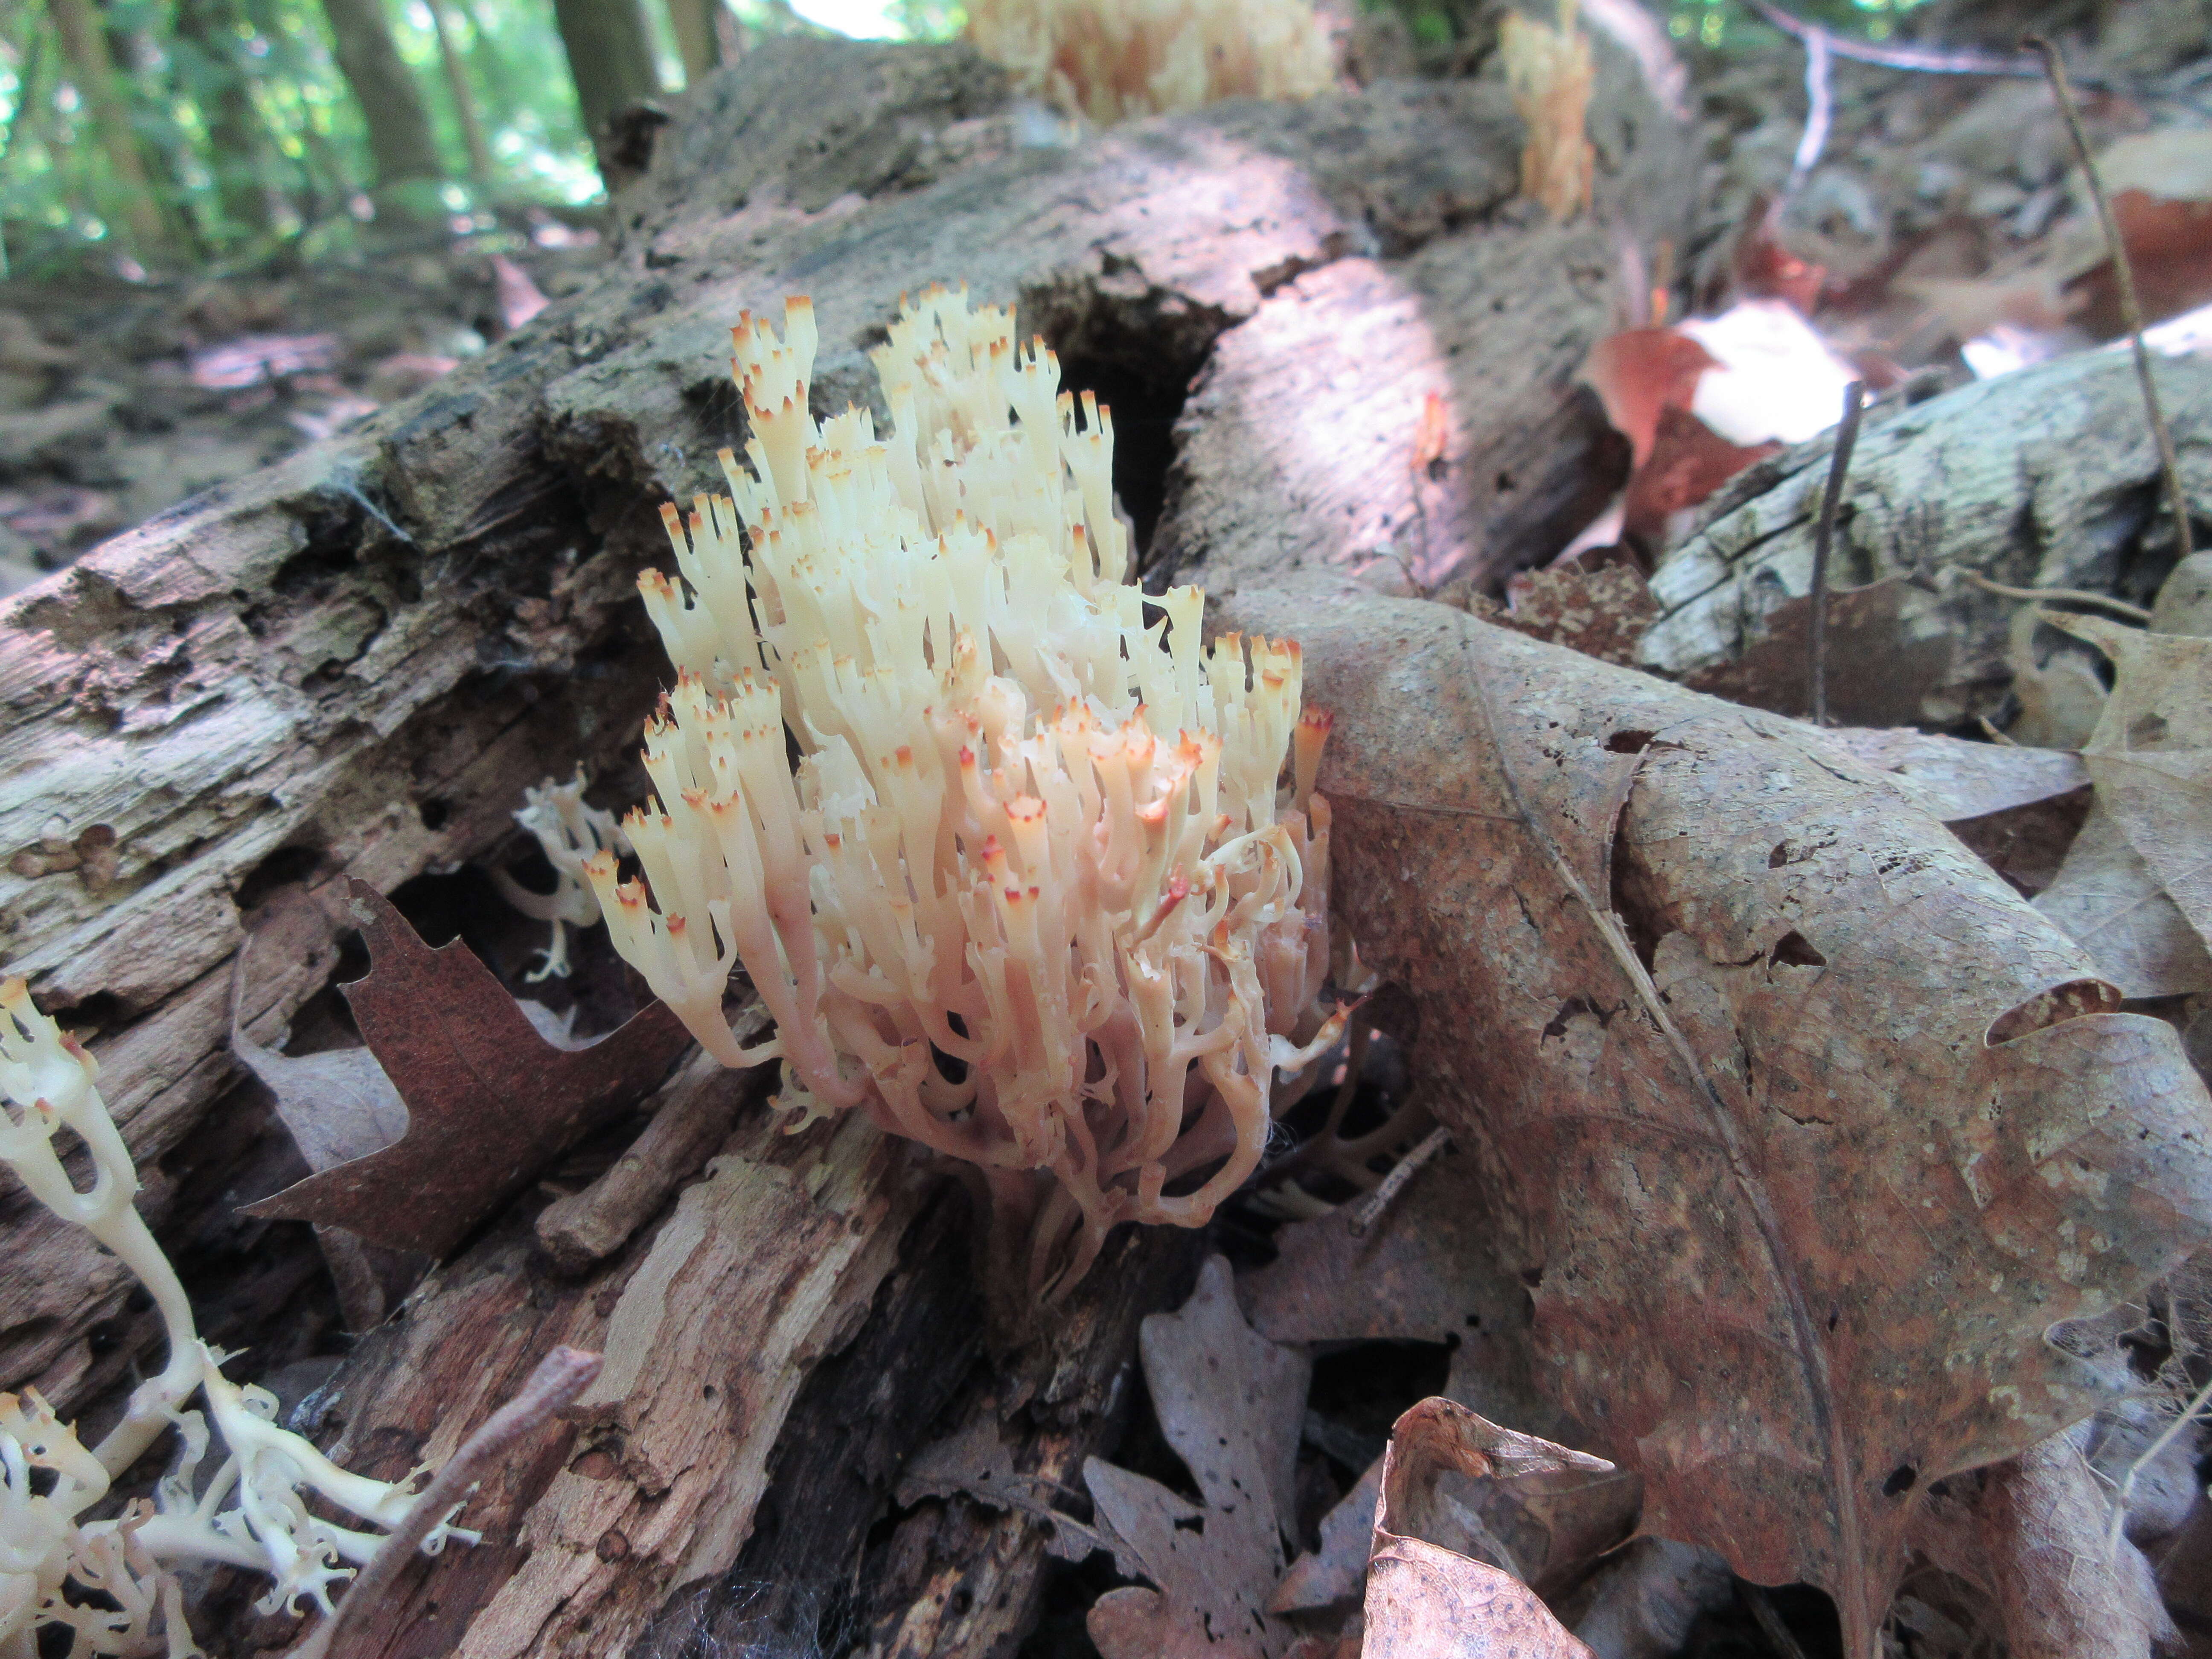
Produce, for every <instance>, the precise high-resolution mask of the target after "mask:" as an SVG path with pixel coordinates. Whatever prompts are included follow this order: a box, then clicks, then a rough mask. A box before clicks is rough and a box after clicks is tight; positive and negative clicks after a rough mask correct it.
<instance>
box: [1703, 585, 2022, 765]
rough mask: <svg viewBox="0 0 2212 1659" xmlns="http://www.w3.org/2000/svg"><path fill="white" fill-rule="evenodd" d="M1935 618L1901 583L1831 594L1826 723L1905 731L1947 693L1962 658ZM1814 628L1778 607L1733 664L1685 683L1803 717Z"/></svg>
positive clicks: (1800, 605) (1795, 604)
mask: <svg viewBox="0 0 2212 1659" xmlns="http://www.w3.org/2000/svg"><path fill="white" fill-rule="evenodd" d="M1812 621H1813V602H1812V600H1811V599H1808V598H1806V597H1803V596H1799V597H1797V598H1794V599H1782V600H1781V601H1780V602H1779V603H1778V604H1776V605H1774V607H1773V608H1772V609H1771V610H1770V611H1767V612H1765V615H1764V616H1762V617H1758V618H1757V620H1756V623H1755V624H1754V626H1753V628H1752V629H1749V630H1747V643H1746V645H1745V647H1744V649H1743V651H1742V653H1741V654H1740V655H1738V656H1737V657H1735V659H1732V660H1730V661H1728V662H1721V663H1714V664H1712V665H1709V666H1707V667H1704V668H1700V669H1698V670H1696V671H1694V672H1692V673H1691V674H1689V675H1687V676H1686V677H1685V679H1684V684H1687V685H1690V686H1692V687H1694V688H1695V689H1696V690H1699V691H1710V692H1711V693H1712V694H1713V695H1714V696H1721V697H1726V698H1728V699H1729V701H1730V702H1743V703H1749V704H1750V705H1751V706H1752V707H1753V708H1768V709H1771V710H1773V711H1774V712H1775V713H1777V714H1804V713H1805V712H1806V711H1807V710H1808V708H1810V707H1811V697H1812V668H1811V660H1812V659H1811V650H1812V636H1811V629H1812ZM1958 649H1959V647H1958V641H1956V640H1955V639H1954V638H1953V637H1952V635H1950V634H1949V633H1948V632H1947V631H1945V629H1943V628H1942V625H1941V623H1940V622H1939V621H1938V620H1937V619H1936V603H1935V601H1934V600H1933V599H1930V598H1929V596H1928V595H1927V594H1926V593H1924V592H1922V591H1921V590H1920V589H1919V588H1917V587H1916V586H1913V584H1911V582H1909V581H1906V580H1904V579H1902V578H1900V577H1895V576H1885V577H1883V578H1882V579H1881V580H1879V581H1874V582H1869V583H1868V584H1867V585H1866V586H1863V587H1843V588H1835V589H1832V590H1831V591H1830V592H1829V594H1828V617H1827V654H1828V708H1829V710H1830V713H1831V714H1832V717H1833V718H1835V719H1838V720H1850V721H1852V722H1853V723H1855V724H1857V725H1861V726H1908V725H1911V723H1912V722H1913V721H1915V720H1918V719H1920V718H1921V714H1922V711H1923V706H1924V704H1925V703H1926V702H1928V701H1929V698H1930V697H1931V696H1936V694H1938V693H1939V692H1940V690H1941V689H1942V687H1943V686H1944V685H1945V684H1948V680H1949V678H1950V677H1951V673H1952V665H1953V663H1954V660H1955V659H1956V658H1957V655H1958ZM2014 735H2015V736H2016V737H2019V736H2021V734H2019V733H2017V732H2015V734H2014ZM2021 741H2023V742H2025V741H2027V739H2026V738H2024V737H2022V738H2021Z"/></svg>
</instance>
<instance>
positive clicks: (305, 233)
mask: <svg viewBox="0 0 2212 1659" xmlns="http://www.w3.org/2000/svg"><path fill="white" fill-rule="evenodd" d="M443 4H444V6H445V9H446V18H447V28H448V32H449V35H450V38H451V39H452V41H453V46H454V50H455V52H456V54H457V55H458V57H459V60H460V67H461V70H462V73H463V75H464V76H465V81H466V82H467V84H468V86H469V88H470V90H471V94H473V97H474V99H475V101H476V104H477V111H478V113H479V116H480V118H481V119H482V121H483V125H484V129H485V133H486V137H487V139H488V141H489V148H490V150H491V155H492V160H493V167H494V175H493V177H492V178H491V179H489V181H487V182H486V185H484V186H483V188H481V189H479V188H478V187H477V186H476V185H473V184H471V183H470V182H468V179H467V175H468V164H467V156H466V151H465V146H464V144H463V143H462V139H461V134H460V125H459V118H458V115H457V113H456V112H455V110H454V107H453V98H452V94H451V91H450V89H449V88H448V84H447V78H446V76H445V73H444V71H443V68H442V65H441V62H440V58H439V53H440V46H439V43H438V38H437V33H436V28H435V23H434V21H433V19H432V16H431V14H430V11H429V8H428V0H386V10H387V15H388V16H389V18H390V21H391V23H392V38H393V41H394V44H395V45H396V46H398V50H399V53H400V56H401V58H402V59H403V60H404V62H405V63H406V64H407V65H408V67H409V68H410V70H412V71H413V72H414V74H415V76H416V81H417V82H418V84H419V86H420V88H421V89H422V98H423V101H424V103H425V105H426V106H428V109H429V111H430V112H431V118H432V120H433V122H434V124H435V128H436V131H437V136H438V140H439V144H440V150H441V155H442V157H443V158H444V161H445V163H446V166H447V170H448V173H449V174H450V175H451V179H450V182H448V183H447V185H445V186H444V187H443V189H442V190H441V191H437V192H436V194H437V197H438V203H439V205H441V206H442V207H443V208H444V209H446V210H450V211H452V212H454V213H457V214H458V213H465V212H471V211H474V210H478V209H480V208H484V207H489V206H509V205H513V206H523V205H528V204H547V205H561V204H580V203H583V202H586V201H589V200H591V199H592V197H595V196H596V195H597V194H598V192H599V175H598V173H597V172H596V170H595V168H594V167H593V165H592V150H591V145H590V143H589V142H588V140H587V138H586V135H585V133H584V131H583V129H582V125H581V122H580V119H579V118H578V115H577V112H576V100H575V94H574V88H573V86H572V85H571V83H570V81H569V78H568V60H567V58H566V57H565V56H564V55H563V53H562V47H561V41H560V37H559V36H558V34H557V33H556V32H555V30H554V27H553V20H552V8H551V5H550V0H443ZM100 18H101V21H102V23H103V24H104V26H105V32H106V36H107V42H108V47H109V52H110V55H111V56H112V58H113V60H114V64H115V80H116V83H117V85H116V89H117V92H118V95H119V96H120V97H121V99H122V100H124V102H125V106H127V108H128V109H129V111H130V116H131V128H132V132H133V134H134V136H135V137H136V138H137V141H138V150H139V153H140V155H141V158H142V161H143V166H144V167H145V171H146V173H147V176H148V179H149V185H150V187H151V189H152V191H153V192H154V194H155V197H157V199H158V201H159V204H160V206H161V212H162V215H163V218H164V220H165V222H166V223H167V226H168V228H169V241H168V244H167V246H164V247H162V248H161V249H158V250H134V252H138V253H139V254H140V257H142V258H149V260H150V259H155V258H158V259H161V260H164V261H166V262H167V263H170V264H178V265H182V264H191V263H197V262H200V261H205V260H210V259H216V260H221V261H223V262H225V263H232V262H236V261H241V260H248V261H250V260H252V259H255V258H259V257H263V256H265V255H266V254H269V253H271V252H276V251H278V250H280V249H283V248H285V247H287V246H289V247H291V248H292V250H293V251H294V252H295V253H296V254H299V255H301V256H312V255H313V254H316V253H320V252H330V251H332V250H334V249H337V248H339V247H343V246H345V245H346V244H347V243H348V242H349V240H351V239H352V237H353V235H354V234H355V229H356V226H357V225H358V224H359V223H360V222H362V221H363V220H364V219H366V217H367V216H368V214H369V212H370V205H369V202H368V197H367V195H366V194H365V193H364V186H365V185H367V184H368V182H369V181H370V180H371V179H373V177H374V171H373V169H372V167H371V166H370V162H369V153H368V133H367V130H366V128H365V126H364V125H363V122H362V113H361V110H360V107H359V106H358V105H357V104H356V102H355V100H354V98H353V96H352V94H351V93H350V91H349V89H348V88H347V86H346V82H345V80H344V77H343V76H342V75H341V74H340V72H339V70H338V67H337V63H336V61H335V60H334V59H333V58H332V56H331V41H330V35H329V29H328V26H327V24H326V22H325V19H324V15H323V12H322V8H321V6H320V4H319V0H105V3H103V4H101V6H100ZM678 78H679V79H680V76H678ZM93 137H94V134H93V133H92V131H91V130H90V121H89V116H88V109H87V100H86V97H85V95H84V92H83V89H82V88H79V87H78V86H77V85H76V81H75V76H74V75H73V72H72V70H71V66H70V64H69V63H68V62H67V61H66V60H65V59H64V57H63V54H62V52H61V50H60V46H59V44H58V30H57V28H56V27H55V25H54V23H53V21H52V18H51V17H49V16H48V15H47V13H46V5H45V3H44V0H0V246H4V250H5V258H6V264H0V275H5V274H9V271H11V270H12V272H13V273H14V274H18V275H21V274H25V273H26V272H34V271H37V270H42V269H52V268H55V267H57V266H58V265H65V264H68V263H70V262H71V261H73V260H76V259H81V258H84V257H85V256H87V255H88V254H92V255H100V254H101V253H102V252H103V250H105V249H107V248H109V247H111V246H113V245H114V243H115V242H116V240H117V227H118V222H119V219H120V208H121V205H122V197H121V192H122V191H123V189H124V186H123V185H122V184H121V183H120V181H118V179H115V178H114V177H113V176H112V161H111V159H110V157H109V155H108V154H107V152H106V148H105V147H104V146H102V145H100V144H99V143H94V142H92V140H93Z"/></svg>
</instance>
